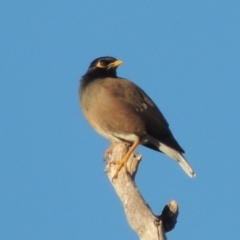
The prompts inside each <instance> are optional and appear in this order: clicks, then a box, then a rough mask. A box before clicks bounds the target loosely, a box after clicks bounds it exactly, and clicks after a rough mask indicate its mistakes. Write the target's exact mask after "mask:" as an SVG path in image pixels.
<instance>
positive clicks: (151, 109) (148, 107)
mask: <svg viewBox="0 0 240 240" xmlns="http://www.w3.org/2000/svg"><path fill="white" fill-rule="evenodd" d="M115 86H116V89H115V90H114V91H113V93H114V94H115V96H116V97H120V98H122V100H123V101H125V102H127V103H128V104H130V105H131V107H133V108H134V109H135V112H136V114H137V115H138V116H139V117H140V118H141V119H142V120H143V121H144V123H145V127H146V131H147V133H148V134H149V135H150V136H151V137H153V138H155V139H157V140H158V141H159V142H162V143H164V144H166V145H168V146H169V147H172V148H173V149H175V150H177V151H179V152H181V153H184V150H183V149H182V148H181V146H180V145H179V144H178V142H177V141H176V140H175V138H174V137H173V134H172V132H171V130H170V129H169V124H168V122H167V120H166V119H165V117H164V116H163V114H162V113H161V111H160V110H159V109H158V107H157V106H156V104H155V103H154V102H153V101H152V99H151V98H150V97H149V96H148V95H147V94H146V93H145V92H144V91H143V90H142V89H141V88H140V87H138V86H137V85H136V84H134V83H133V82H131V81H129V80H126V79H119V80H118V83H117V84H115ZM119 94H121V95H119ZM146 146H147V145H146ZM147 147H150V148H152V149H154V150H157V149H156V148H155V147H154V146H151V144H150V145H149V146H147Z"/></svg>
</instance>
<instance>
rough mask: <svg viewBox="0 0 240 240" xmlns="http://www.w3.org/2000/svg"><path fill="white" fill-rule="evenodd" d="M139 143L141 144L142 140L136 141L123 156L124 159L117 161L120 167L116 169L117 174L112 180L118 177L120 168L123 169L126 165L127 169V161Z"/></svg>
mask: <svg viewBox="0 0 240 240" xmlns="http://www.w3.org/2000/svg"><path fill="white" fill-rule="evenodd" d="M139 144H140V141H136V142H134V143H133V145H132V146H131V147H130V149H129V150H128V152H127V153H126V155H125V156H124V157H123V158H122V160H121V161H120V162H118V163H117V164H118V167H117V169H116V172H115V174H114V175H113V178H112V180H114V179H116V178H117V176H118V173H119V172H120V170H121V169H122V167H123V166H124V168H125V170H126V171H127V161H128V159H129V157H130V156H131V154H132V153H133V152H134V150H135V149H136V148H137V146H138V145H139Z"/></svg>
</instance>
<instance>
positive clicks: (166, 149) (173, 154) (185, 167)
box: [159, 143, 196, 178]
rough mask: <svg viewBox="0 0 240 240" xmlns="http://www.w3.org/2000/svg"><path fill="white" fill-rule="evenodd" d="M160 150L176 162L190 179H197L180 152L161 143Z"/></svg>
mask: <svg viewBox="0 0 240 240" xmlns="http://www.w3.org/2000/svg"><path fill="white" fill-rule="evenodd" d="M159 149H160V151H162V152H163V153H165V154H166V155H168V156H169V157H171V158H173V159H174V160H176V161H177V162H178V164H179V165H180V166H181V168H182V169H183V170H184V171H185V172H186V173H187V175H188V176H189V177H191V178H193V177H196V174H195V172H194V170H193V169H192V167H191V166H190V164H189V163H188V161H187V160H186V159H185V158H184V157H183V155H182V154H181V153H180V152H178V151H176V150H174V149H173V148H170V147H168V146H167V145H165V144H163V143H160V147H159Z"/></svg>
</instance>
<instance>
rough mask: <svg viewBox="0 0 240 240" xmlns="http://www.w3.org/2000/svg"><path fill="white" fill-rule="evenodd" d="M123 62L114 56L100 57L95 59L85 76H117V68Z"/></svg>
mask: <svg viewBox="0 0 240 240" xmlns="http://www.w3.org/2000/svg"><path fill="white" fill-rule="evenodd" d="M121 64H122V61H120V60H117V59H116V58H113V57H99V58H97V59H95V60H93V61H92V62H91V64H90V66H89V68H88V70H87V72H86V74H85V75H84V77H86V76H87V77H90V78H101V77H116V76H117V73H116V69H117V67H118V66H120V65H121Z"/></svg>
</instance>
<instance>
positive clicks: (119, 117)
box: [79, 57, 196, 178]
mask: <svg viewBox="0 0 240 240" xmlns="http://www.w3.org/2000/svg"><path fill="white" fill-rule="evenodd" d="M121 64H122V61H120V60H117V59H116V58H113V57H100V58H97V59H95V60H94V61H93V62H92V63H91V64H90V66H89V68H88V70H87V72H86V73H85V75H83V77H82V79H81V82H80V89H79V92H80V104H81V107H82V110H83V113H84V115H85V117H86V119H87V120H88V121H89V123H90V124H91V125H92V127H93V128H94V129H95V130H96V131H97V132H98V133H99V134H100V135H102V136H103V137H105V138H107V139H108V140H109V141H110V142H111V143H119V142H127V143H130V144H131V147H130V148H129V151H128V152H127V154H126V155H125V157H124V158H123V159H122V160H121V161H120V163H119V166H118V168H117V171H116V173H115V175H114V177H113V178H116V177H117V175H118V172H119V171H120V170H121V168H122V167H123V166H125V167H126V163H127V160H128V158H129V157H130V155H131V153H132V152H133V151H134V150H135V149H136V148H137V146H138V145H139V144H142V145H144V146H146V147H148V148H151V149H153V150H156V151H159V152H163V153H165V154H166V155H168V156H169V157H171V158H173V159H174V160H176V161H177V162H178V163H179V164H180V166H181V167H182V168H183V170H184V171H185V172H186V173H187V174H188V175H189V176H190V177H195V176H196V175H195V173H194V170H193V169H192V168H191V166H190V165H189V163H188V162H187V160H186V159H185V158H184V157H183V153H184V150H183V149H182V147H181V146H180V145H179V144H178V142H177V141H176V140H175V138H174V137H173V134H172V132H171V131H170V129H169V125H168V122H167V120H166V119H165V118H164V116H163V114H162V113H161V112H160V110H159V109H158V107H157V106H156V105H155V103H154V102H153V101H152V100H151V98H150V97H149V96H148V95H147V94H146V93H145V92H144V91H143V90H142V89H141V88H140V87H138V86H137V85H136V84H134V83H133V82H131V81H129V80H127V79H124V78H120V77H118V76H117V73H116V69H117V67H118V66H119V65H121Z"/></svg>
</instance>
